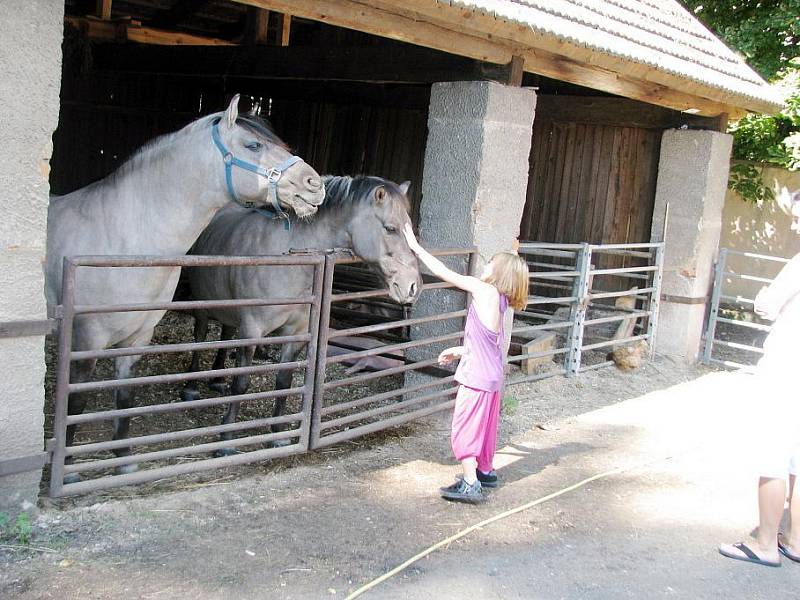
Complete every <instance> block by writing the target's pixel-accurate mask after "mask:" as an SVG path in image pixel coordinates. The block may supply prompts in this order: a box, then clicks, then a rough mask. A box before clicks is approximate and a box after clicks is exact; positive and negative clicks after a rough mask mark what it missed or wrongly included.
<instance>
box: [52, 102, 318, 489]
mask: <svg viewBox="0 0 800 600" xmlns="http://www.w3.org/2000/svg"><path fill="white" fill-rule="evenodd" d="M238 102H239V96H238V95H237V96H235V97H234V99H233V101H232V102H231V104H230V106H228V109H227V110H226V111H225V112H224V113H217V114H213V115H209V116H207V117H203V118H201V119H198V120H197V121H194V122H193V123H190V124H189V125H187V126H186V127H184V128H183V129H181V130H180V131H178V132H176V133H173V134H169V135H165V136H162V137H160V138H157V139H156V140H154V141H152V142H150V143H149V144H147V145H146V146H144V147H143V148H142V149H141V150H139V151H138V152H137V153H136V154H135V155H134V156H133V157H132V158H130V159H129V160H128V161H127V162H126V163H125V164H123V165H122V166H121V167H120V168H119V169H117V171H115V172H114V173H112V174H111V175H109V176H108V177H106V178H105V179H102V180H101V181H97V182H95V183H93V184H91V185H88V186H86V187H85V188H82V189H79V190H77V191H75V192H72V193H71V194H68V195H66V196H61V197H53V198H52V199H51V202H50V208H49V213H48V220H47V264H46V266H45V278H46V293H47V302H48V308H49V312H50V313H51V315H52V312H53V310H54V308H55V307H56V306H57V305H58V304H60V303H61V301H62V298H61V283H62V282H61V278H62V263H63V259H64V257H68V256H77V255H150V256H175V255H182V254H186V252H188V250H189V248H190V247H191V246H192V244H194V242H195V240H197V237H198V236H199V235H200V233H201V232H202V231H203V230H204V229H205V227H206V226H207V225H208V223H209V222H210V221H211V219H212V217H213V216H214V215H215V214H216V212H217V211H218V210H219V209H220V208H222V207H223V206H225V205H227V204H230V202H231V200H236V201H237V202H239V203H242V204H244V205H248V206H266V205H269V204H270V203H271V204H273V205H279V206H276V209H277V210H280V209H282V208H285V209H288V210H292V211H294V212H295V213H296V214H297V215H299V216H310V215H312V214H314V213H315V212H316V210H317V207H318V206H319V204H320V203H321V202H322V200H323V199H324V196H325V192H324V186H323V184H322V178H321V177H320V176H319V174H318V173H317V172H316V171H314V170H313V169H312V168H311V167H310V166H308V165H307V164H306V163H305V162H303V161H300V160H299V159H298V158H297V157H292V155H291V153H290V152H289V151H288V149H287V148H286V145H285V144H284V143H283V142H282V141H281V140H280V139H279V138H278V137H277V136H276V135H275V133H274V132H272V130H270V129H269V128H268V127H267V126H266V124H265V122H264V121H261V120H259V119H256V118H253V117H248V116H239V114H238V110H237V104H238ZM234 167H235V168H234ZM276 167H278V168H280V167H283V168H284V169H285V172H283V173H281V172H280V170H275V171H272V172H269V170H270V169H273V168H276ZM248 214H250V215H251V216H252V217H253V218H254V220H256V221H258V222H263V221H264V220H265V219H264V217H262V216H260V215H256V214H253V213H248ZM179 275H180V269H179V268H136V269H128V268H125V269H99V268H85V269H79V271H78V277H77V280H76V287H75V304H92V305H102V304H105V305H108V304H121V303H151V302H167V301H169V300H171V299H172V296H173V294H174V292H175V287H176V285H177V283H178V277H179ZM164 312H165V311H146V312H125V313H106V314H87V315H81V316H79V317H78V318H76V319H75V323H74V330H73V338H72V347H73V349H75V350H99V349H102V348H109V347H112V346H117V347H139V346H146V345H147V344H149V343H150V339H151V338H152V336H153V329H154V328H155V326H156V324H157V323H158V322H159V321H160V320H161V318H162V317H163V315H164ZM138 359H139V357H138V356H125V357H121V358H117V359H116V362H115V370H116V377H117V378H120V379H121V378H126V377H128V376H129V375H130V372H131V369H132V367H133V365H134V364H135V363H136V361H137V360H138ZM95 362H96V361H94V360H85V361H79V362H75V363H73V364H72V366H71V374H70V377H71V381H72V382H73V383H75V382H84V381H87V380H89V379H90V378H91V376H92V372H93V371H94V367H95ZM128 389H129V388H121V389H117V390H116V391H115V399H116V403H117V407H118V408H128V407H130V406H131V404H132V399H131V395H130V392H129V391H128ZM85 405H86V396H85V395H84V394H72V395H71V396H70V399H69V413H70V414H79V413H81V412H83V409H84V407H85ZM127 433H128V420H127V419H118V420H116V421H115V422H114V439H119V438H124V437H127ZM74 435H75V426H70V427H68V428H67V435H66V443H67V445H68V446H69V445H71V444H72V441H73V438H74ZM127 454H129V449H121V450H118V451H117V455H119V456H124V455H127ZM135 469H136V466H135V465H131V466H128V467H125V468H122V469H120V470H121V471H122V472H130V471H133V470H135ZM77 479H78V478H77V477H76V476H74V475H73V476H71V477H69V478H68V480H69V481H75V480H77Z"/></svg>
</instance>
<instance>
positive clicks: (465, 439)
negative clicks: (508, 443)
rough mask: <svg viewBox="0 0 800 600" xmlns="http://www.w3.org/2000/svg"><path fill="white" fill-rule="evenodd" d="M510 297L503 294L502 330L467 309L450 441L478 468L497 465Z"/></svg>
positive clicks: (456, 451) (460, 457)
mask: <svg viewBox="0 0 800 600" xmlns="http://www.w3.org/2000/svg"><path fill="white" fill-rule="evenodd" d="M506 309H508V299H507V298H506V297H505V296H504V295H501V296H500V331H498V332H494V331H492V330H491V329H489V328H488V327H486V326H485V325H484V324H483V323H481V321H480V319H479V318H478V314H477V313H476V312H475V308H474V307H472V306H470V307H469V311H468V312H467V324H466V327H465V328H464V356H463V357H462V358H461V362H460V363H459V365H458V369H456V375H455V378H456V381H457V382H458V383H460V384H461V385H460V386H459V388H458V394H457V395H456V403H455V408H454V410H453V424H452V427H451V430H450V443H451V445H452V448H453V454H454V455H455V457H456V459H457V460H459V461H461V460H464V459H465V458H475V459H477V461H478V469H479V470H480V471H482V472H483V473H489V472H490V471H492V469H493V468H494V467H493V465H492V462H493V460H494V454H495V449H496V446H497V426H498V422H499V418H500V388H501V386H502V384H503V370H504V369H503V340H504V337H505V336H504V333H503V316H504V315H505V312H506Z"/></svg>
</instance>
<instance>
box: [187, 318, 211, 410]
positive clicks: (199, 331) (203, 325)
mask: <svg viewBox="0 0 800 600" xmlns="http://www.w3.org/2000/svg"><path fill="white" fill-rule="evenodd" d="M207 337H208V317H207V316H206V315H204V314H203V313H202V312H199V313H196V314H195V315H194V341H195V342H205V341H206V338H207ZM199 370H200V352H199V351H197V350H195V351H194V352H192V363H191V364H190V365H189V372H190V373H197V372H198V371H199ZM181 398H182V399H183V400H184V401H185V402H188V401H190V400H197V399H198V398H200V392H199V391H198V389H197V380H196V379H190V380H189V381H187V382H186V385H185V386H184V387H183V391H182V392H181Z"/></svg>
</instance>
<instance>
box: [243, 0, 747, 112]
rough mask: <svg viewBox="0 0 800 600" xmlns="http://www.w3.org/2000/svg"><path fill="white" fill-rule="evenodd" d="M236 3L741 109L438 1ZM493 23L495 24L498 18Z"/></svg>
mask: <svg viewBox="0 0 800 600" xmlns="http://www.w3.org/2000/svg"><path fill="white" fill-rule="evenodd" d="M235 1H237V2H239V3H242V4H249V5H251V6H258V7H260V8H266V9H270V10H277V11H280V12H283V13H287V14H292V15H295V16H298V17H303V18H306V19H311V20H315V21H321V22H323V23H328V24H330V25H336V26H338V27H345V28H348V29H355V30H358V31H364V32H366V33H370V34H373V35H378V36H382V37H387V38H391V39H395V40H400V41H402V42H407V43H411V44H417V45H420V46H426V47H428V48H433V49H436V50H442V51H444V52H449V53H452V54H459V55H461V56H466V57H469V58H474V59H477V60H480V61H485V62H492V63H495V64H508V63H510V62H511V60H512V57H513V56H514V55H518V56H521V57H523V58H524V62H525V66H524V69H525V70H526V71H529V72H532V73H539V74H541V75H545V76H547V77H551V78H553V79H559V80H561V81H567V82H569V83H573V84H577V85H581V86H585V87H589V88H593V89H598V90H602V91H605V92H609V93H612V94H617V95H620V96H625V97H628V98H633V99H636V100H641V101H643V102H648V103H651V104H657V105H659V106H664V107H667V108H671V109H674V110H680V111H684V110H693V111H696V112H697V114H701V115H706V116H716V115H719V114H722V113H728V114H729V115H730V116H731V118H735V116H739V115H741V114H743V113H744V112H745V111H744V110H743V109H741V108H738V107H735V106H734V105H732V104H729V103H726V102H721V101H717V100H712V99H709V98H704V97H702V96H699V95H697V94H692V93H687V92H684V91H681V89H679V88H677V87H668V86H666V85H663V84H661V83H658V82H655V81H645V80H642V79H638V78H634V77H630V76H626V75H624V74H621V73H620V72H617V71H616V70H611V69H609V68H605V67H602V66H599V65H594V64H591V61H588V60H587V61H585V62H584V61H578V60H575V59H571V58H567V57H565V56H564V55H562V54H556V53H553V52H550V51H547V50H540V49H533V48H531V46H529V45H526V44H520V43H519V42H514V41H512V40H507V39H504V38H500V37H497V35H494V34H492V33H477V34H476V35H475V33H476V32H475V31H474V30H473V29H468V28H467V27H463V28H460V30H457V29H456V27H457V24H454V23H453V22H452V20H449V21H448V20H447V19H446V18H447V17H449V15H447V14H444V13H442V12H441V11H442V10H446V9H447V7H444V6H443V5H441V4H439V7H440V8H436V6H435V5H437V4H438V3H435V2H425V0H409V2H408V3H407V4H405V5H404V6H411V7H413V8H414V9H420V8H421V7H428V8H427V9H426V10H428V9H429V10H430V11H437V12H436V14H437V15H439V16H438V20H437V22H431V21H434V20H436V19H434V18H432V17H431V15H428V14H425V15H421V16H420V15H418V16H415V15H414V14H413V13H411V12H409V11H407V10H404V9H400V8H398V7H397V6H396V5H395V4H394V3H389V2H380V1H377V0H369V2H363V1H357V0H235ZM431 7H433V8H431ZM442 14H444V17H442ZM473 16H474V17H475V20H476V21H475V23H474V24H470V25H469V27H473V28H474V27H482V24H479V23H478V21H479V15H473ZM421 17H424V18H421ZM494 21H495V26H497V25H496V24H497V21H496V20H494ZM445 25H447V26H445ZM451 27H452V29H451ZM520 27H521V26H520ZM467 32H468V33H467ZM540 37H541V36H540ZM618 62H619V63H620V64H621V63H622V61H618ZM689 83H690V82H686V81H682V85H681V87H684V86H688V84H689ZM689 87H691V86H689Z"/></svg>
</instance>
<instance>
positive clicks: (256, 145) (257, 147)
mask: <svg viewBox="0 0 800 600" xmlns="http://www.w3.org/2000/svg"><path fill="white" fill-rule="evenodd" d="M263 147H264V145H263V144H262V143H261V142H250V143H249V144H246V145H245V148H247V149H248V150H252V151H253V152H258V151H260V150H261V149H262V148H263Z"/></svg>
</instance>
